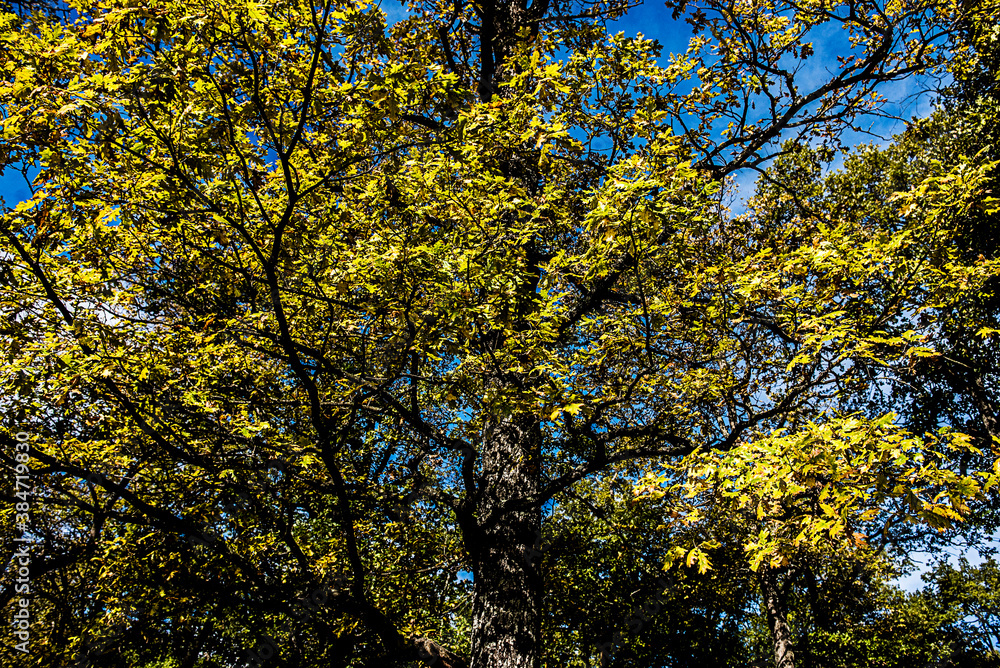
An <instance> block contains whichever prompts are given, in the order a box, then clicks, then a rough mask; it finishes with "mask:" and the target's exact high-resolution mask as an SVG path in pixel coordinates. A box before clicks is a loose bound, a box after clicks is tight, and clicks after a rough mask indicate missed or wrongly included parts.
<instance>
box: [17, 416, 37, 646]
mask: <svg viewBox="0 0 1000 668" xmlns="http://www.w3.org/2000/svg"><path fill="white" fill-rule="evenodd" d="M14 439H15V443H14V485H13V488H14V497H15V502H14V512H15V514H14V528H15V530H16V531H17V533H18V535H17V536H15V537H14V543H15V550H14V556H13V557H12V558H11V561H12V563H13V566H14V568H16V569H17V570H16V578H15V580H14V594H15V596H17V598H15V599H14V602H15V608H16V610H15V611H14V617H13V620H12V621H11V626H13V631H14V637H15V638H16V639H17V640H19V641H20V642H16V643H14V649H16V650H17V651H18V652H21V653H23V654H27V653H28V651H29V645H30V641H31V546H32V541H31V539H30V538H29V537H27V536H26V535H25V534H26V533H27V532H28V529H29V527H30V526H31V497H32V495H33V493H34V486H33V485H32V484H31V469H30V468H29V466H28V460H29V459H31V446H30V445H29V444H28V441H29V440H30V439H31V434H29V433H27V432H24V431H19V432H18V433H17V434H15V435H14Z"/></svg>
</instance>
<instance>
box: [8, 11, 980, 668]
mask: <svg viewBox="0 0 1000 668" xmlns="http://www.w3.org/2000/svg"><path fill="white" fill-rule="evenodd" d="M69 6H70V8H71V9H72V11H71V12H70V13H69V15H68V16H64V15H62V14H60V13H58V12H48V13H45V12H31V11H28V10H30V9H31V7H28V8H27V9H24V8H23V7H21V8H20V9H19V11H15V12H12V13H7V14H5V15H3V19H2V27H0V39H2V41H3V43H4V45H5V51H4V56H3V60H2V63H3V71H4V73H5V74H4V76H5V83H4V86H3V88H2V91H0V95H2V96H3V108H4V120H3V130H4V135H3V140H2V147H3V152H2V154H3V156H4V158H3V166H4V168H5V169H6V168H8V167H9V166H11V165H22V166H27V165H32V164H35V163H37V164H38V167H39V170H40V171H39V174H38V176H37V178H36V179H35V181H34V183H35V189H34V191H33V195H32V197H31V199H30V200H28V201H25V202H20V203H16V204H15V205H14V206H13V207H8V208H6V209H5V210H4V216H3V221H2V226H0V228H2V232H3V238H4V251H3V252H4V253H5V255H4V258H5V261H6V263H7V267H6V269H5V272H4V275H3V292H2V296H0V299H2V301H3V304H4V318H5V320H4V336H5V337H6V341H7V342H8V343H9V351H10V352H9V355H8V356H7V358H6V359H5V361H4V374H3V381H2V382H3V383H4V387H3V389H4V394H5V395H7V396H9V397H12V401H13V405H12V409H13V410H12V411H11V412H10V413H9V415H8V416H7V417H5V420H7V422H6V425H7V427H8V429H9V431H10V432H19V431H23V432H25V433H28V434H31V439H32V440H31V444H32V451H31V456H32V458H33V459H32V461H33V462H34V463H35V464H34V466H35V469H34V471H35V473H34V474H35V476H36V487H37V488H38V490H39V496H38V497H37V498H38V499H42V498H44V499H45V503H44V509H45V516H44V519H39V518H37V517H36V521H35V523H34V524H32V525H31V527H30V529H29V530H28V533H27V535H29V536H32V537H33V538H34V539H35V540H36V541H37V543H38V544H39V545H41V546H42V547H41V548H39V550H40V551H39V552H38V553H37V554H36V558H37V560H38V561H37V562H36V566H37V571H36V575H37V582H36V583H35V586H36V587H37V592H38V593H37V594H36V598H35V603H36V604H37V606H38V608H37V609H38V610H39V613H38V614H40V615H41V616H43V617H44V619H45V620H46V621H47V622H51V623H52V624H53V626H52V628H53V629H54V630H53V631H51V635H50V636H49V638H48V639H47V641H46V642H47V643H48V644H47V645H46V646H45V650H44V652H42V653H41V654H39V655H38V656H39V659H38V660H39V661H42V662H51V661H58V660H62V661H66V660H68V659H69V658H70V657H69V656H68V655H72V654H73V653H74V652H75V651H77V650H78V649H79V648H80V647H81V646H82V645H83V644H84V643H86V642H88V641H91V642H92V639H93V638H94V637H97V636H102V635H105V634H106V633H105V630H106V629H108V628H110V627H113V625H114V623H115V622H117V623H118V624H119V625H120V627H121V628H125V627H128V628H129V629H131V630H130V631H129V634H128V636H129V637H131V638H134V639H135V640H132V641H128V642H131V643H132V644H128V642H126V643H123V644H120V645H116V646H115V647H114V648H113V649H109V650H107V651H105V652H104V653H103V654H101V655H100V656H99V657H96V658H95V659H94V660H95V661H97V660H100V661H104V662H105V663H107V664H108V665H112V664H114V663H115V662H117V663H118V664H121V665H124V664H125V662H126V661H132V662H135V661H139V660H141V661H151V660H159V659H161V658H179V659H180V661H181V665H183V666H194V665H198V663H199V662H201V663H202V664H204V665H213V663H214V664H218V663H221V662H222V661H224V660H225V661H231V660H235V659H237V657H240V658H243V659H245V657H246V655H245V654H241V650H242V649H243V648H244V647H245V644H248V643H253V645H252V647H253V648H254V651H255V652H256V654H252V655H251V658H253V657H257V658H256V659H254V660H263V659H270V657H271V656H272V655H274V657H275V658H274V659H273V660H274V661H276V662H279V663H282V664H284V665H321V664H322V665H330V664H333V665H384V664H386V663H388V662H406V661H416V660H422V661H424V662H425V663H427V664H431V665H433V664H435V663H438V662H440V663H441V664H442V665H451V666H459V665H465V664H466V661H465V660H464V659H463V658H461V657H462V656H466V657H468V663H469V664H470V665H471V666H473V667H474V668H486V667H490V668H493V667H496V668H501V667H504V668H506V667H511V668H513V667H522V666H523V667H535V666H538V665H539V662H540V656H541V651H542V649H541V643H542V638H541V628H542V609H543V607H542V606H543V595H544V592H545V590H546V584H545V573H544V572H543V571H542V570H541V569H540V568H539V565H538V563H536V562H535V561H534V560H532V559H526V555H529V556H530V550H531V549H532V546H534V545H535V542H536V540H537V537H538V536H539V533H540V531H541V528H542V512H541V509H542V508H543V507H547V506H550V505H551V504H556V505H559V504H560V503H564V499H565V498H566V495H568V494H569V493H570V492H572V490H573V489H574V487H575V486H576V485H579V484H582V483H584V482H586V481H587V480H590V479H598V480H599V479H601V478H602V477H604V476H608V475H613V474H614V473H616V472H617V471H619V470H622V469H623V467H630V466H631V467H635V466H638V465H639V464H642V463H647V464H648V463H650V462H658V461H663V460H670V459H672V458H677V457H680V456H683V455H687V454H690V453H692V452H694V451H696V450H698V449H699V448H703V449H704V448H708V449H716V450H720V451H728V450H731V449H732V448H734V447H736V446H737V445H739V444H741V443H743V442H745V441H747V440H748V439H751V438H752V437H754V436H755V435H758V434H760V433H768V432H770V431H772V430H773V429H775V428H778V427H779V426H780V425H781V424H782V423H783V421H785V420H788V419H791V416H794V417H795V419H801V418H802V417H803V416H808V415H810V414H815V413H816V412H817V411H819V410H820V407H821V405H822V403H823V402H824V400H825V399H826V398H827V397H828V396H831V395H835V396H839V395H841V394H843V393H848V392H850V391H851V388H852V385H851V383H852V382H853V380H854V378H855V377H856V376H857V369H858V368H859V363H860V362H861V361H864V360H872V359H874V358H876V357H878V358H884V357H886V356H889V355H897V356H898V355H906V354H907V352H908V351H909V353H910V354H911V355H914V354H919V353H920V351H929V350H930V348H929V346H928V345H926V344H927V342H923V343H924V345H915V344H916V343H919V337H920V336H921V334H920V332H919V331H915V332H914V333H913V334H912V336H910V337H909V338H907V337H905V336H903V335H902V334H900V335H899V336H895V335H893V336H887V335H886V329H887V328H889V327H890V326H891V325H894V324H899V323H900V322H901V321H905V320H907V319H908V318H909V316H910V312H911V309H914V308H921V307H923V306H925V305H927V304H928V303H929V302H928V300H948V299H958V298H960V297H961V295H963V294H965V293H966V292H970V291H975V290H977V289H978V287H979V286H980V285H982V283H983V282H984V281H985V280H987V278H988V277H989V276H990V275H992V274H991V272H993V271H994V267H993V265H992V264H991V263H990V262H988V261H983V262H980V261H978V260H975V261H958V260H956V261H953V262H949V263H945V264H941V265H937V264H933V265H930V266H931V268H932V270H933V282H934V290H931V291H930V292H928V291H926V290H925V286H926V285H927V282H926V280H924V279H923V278H921V279H920V280H918V279H917V278H916V277H915V276H913V275H911V274H909V273H907V272H902V271H901V272H899V273H893V274H891V275H890V276H888V277H883V276H881V274H880V271H881V265H880V264H879V262H877V261H876V260H875V259H872V258H869V257H866V256H865V255H864V254H863V253H862V254H860V255H859V253H858V251H857V249H859V248H860V249H863V250H865V251H870V252H871V253H872V254H873V255H874V257H875V258H883V259H885V258H888V259H886V261H892V262H895V261H896V260H897V258H898V257H900V256H905V253H906V251H907V250H908V249H911V248H913V244H922V246H921V248H930V249H933V250H935V251H941V252H945V253H946V254H947V248H948V244H949V242H950V237H949V235H948V230H947V228H944V227H942V226H941V225H931V226H929V228H928V232H927V234H926V235H916V236H917V238H916V239H910V238H909V237H908V236H907V235H905V234H901V235H896V236H893V237H891V238H889V239H888V241H889V242H891V243H890V244H889V245H888V246H886V245H885V244H886V241H887V239H886V237H885V236H884V235H882V233H881V231H877V230H870V229H866V228H864V227H863V226H862V227H860V228H859V227H858V226H856V225H854V224H853V221H837V222H836V223H835V224H831V225H828V226H817V227H815V228H814V229H813V230H811V234H810V235H809V236H808V243H805V244H802V245H801V246H798V247H794V248H792V249H791V250H782V249H776V248H774V247H772V246H769V245H767V244H765V243H762V242H760V241H759V240H756V239H754V237H753V235H752V234H748V231H747V229H746V228H745V227H742V226H740V225H738V224H732V221H731V220H730V219H729V217H728V216H727V215H725V212H724V210H723V208H722V207H721V205H720V204H719V193H720V188H721V184H722V181H723V179H725V177H727V176H728V175H732V174H734V173H736V172H738V171H740V170H745V169H759V168H761V167H762V166H763V165H764V164H765V163H766V162H767V160H769V159H770V158H771V157H773V156H774V155H775V154H777V153H780V152H781V149H780V147H779V146H778V144H777V140H778V139H779V138H781V137H782V136H783V135H784V134H787V133H792V134H794V135H797V136H799V137H800V138H803V139H807V138H810V137H819V138H822V139H827V140H828V141H830V142H835V141H836V137H837V136H838V133H839V132H840V131H841V130H842V129H844V128H849V127H851V126H852V124H853V123H854V122H855V121H856V119H857V118H858V117H859V115H860V114H863V113H865V112H869V111H873V110H876V109H877V108H878V104H879V100H878V97H877V95H873V94H874V93H876V92H877V90H878V86H879V85H880V84H883V83H886V82H891V81H896V80H900V79H902V78H905V77H908V76H911V75H913V74H914V73H917V72H922V71H925V70H927V69H928V68H931V67H934V66H936V65H938V64H939V63H940V62H941V60H942V58H943V57H944V51H943V50H942V49H941V43H942V40H943V39H944V37H946V36H947V31H948V28H947V27H944V28H942V27H941V25H942V24H941V23H940V22H938V21H936V18H935V17H936V13H935V12H936V11H937V10H938V9H940V8H939V7H938V6H937V5H935V4H934V3H930V2H924V1H922V0H921V1H918V2H896V1H894V2H891V3H889V2H886V3H882V2H870V1H868V0H865V1H863V2H860V1H853V0H852V1H851V2H847V3H842V4H837V5H834V6H827V5H813V4H806V5H801V4H797V3H772V2H758V1H755V2H751V3H744V4H741V5H739V6H734V5H730V4H728V3H721V2H714V0H713V1H710V2H706V3H701V4H700V5H699V6H697V7H695V6H694V5H690V6H687V5H684V4H679V5H678V6H676V7H675V8H674V13H675V15H676V16H677V17H680V16H681V15H682V14H684V15H687V20H688V21H689V22H690V23H691V25H692V26H693V29H694V32H695V35H694V37H693V38H692V41H691V46H690V48H689V50H688V51H687V53H685V54H680V55H676V56H674V57H673V58H672V59H671V60H670V62H669V63H667V64H666V65H663V64H660V63H659V61H658V57H659V56H660V47H659V45H658V44H657V43H655V42H654V41H652V40H648V39H645V38H643V37H636V38H629V37H625V36H624V35H620V34H619V35H608V34H607V32H606V30H605V28H604V26H605V22H606V21H607V20H608V19H609V18H614V17H618V16H621V15H622V14H623V13H624V12H625V11H626V10H627V9H628V5H627V3H618V2H613V1H612V2H600V3H570V2H548V1H543V2H537V3H532V4H531V5H530V6H529V5H528V4H527V3H526V2H518V3H507V2H493V1H487V2H482V3H475V4H472V5H466V4H464V3H437V2H432V1H428V2H418V3H414V4H413V5H412V6H411V11H410V13H409V14H408V16H407V18H405V19H403V20H401V21H399V22H397V23H395V24H393V25H392V26H391V27H387V26H386V24H385V18H384V15H383V14H382V13H381V12H380V11H379V10H378V8H377V7H375V6H371V5H368V4H365V3H344V4H336V3H334V2H320V3H315V4H310V3H303V2H300V1H299V0H281V1H279V2H268V3H257V2H249V3H246V4H245V5H243V4H240V5H238V6H236V7H234V6H232V5H231V4H223V3H204V2H199V3H186V2H176V1H172V0H171V1H165V0H156V1H155V2H152V3H143V4H138V3H134V2H132V1H131V0H124V1H120V0H112V1H109V2H98V3H93V4H83V3H76V2H72V3H69ZM19 7H20V6H19ZM831 27H843V28H844V29H845V30H847V31H848V33H849V35H850V40H851V44H852V49H851V53H850V55H849V56H845V58H844V59H843V61H842V62H841V63H840V66H839V68H838V69H837V70H836V71H835V72H833V73H831V74H829V76H828V77H827V78H826V79H824V80H822V81H820V82H817V83H816V85H811V86H807V85H806V81H805V80H803V77H801V76H800V74H801V69H802V66H803V63H807V62H809V58H810V57H811V54H812V52H813V50H814V49H813V44H812V42H810V41H809V39H811V37H810V35H815V34H817V31H821V30H827V29H829V28H831ZM758 107H759V108H760V109H761V111H760V113H759V114H758V113H757V112H756V110H757V108H758ZM880 235H881V236H880ZM949 259H951V258H950V256H949ZM922 266H923V265H922ZM855 281H858V282H861V283H864V284H865V286H866V289H867V288H868V287H870V291H868V292H865V293H864V294H861V293H860V292H859V288H857V287H853V282H855ZM932 325H933V323H931V324H928V325H927V327H931V326H932ZM914 337H916V338H914ZM914 350H916V351H917V352H913V351H914ZM8 461H9V462H10V463H11V465H12V466H13V460H8ZM407 492H409V494H407ZM415 494H416V495H415ZM407 517H409V518H410V521H409V522H406V521H403V520H405V519H406V518H407ZM5 522H8V525H7V526H11V523H12V522H13V517H10V516H6V515H5ZM8 535H11V534H10V532H8ZM7 544H8V545H9V544H11V543H7ZM98 563H103V564H104V566H103V567H99V566H98V565H97V564H98ZM137 563H138V564H141V566H140V567H137V568H134V567H133V565H134V564H137ZM460 568H461V569H465V570H468V571H470V572H471V573H472V575H473V580H472V585H471V586H472V590H473V595H472V601H471V611H470V622H469V623H470V628H468V629H466V628H465V627H464V626H463V624H464V622H463V621H462V619H461V616H460V615H459V616H456V615H455V614H454V611H455V610H456V609H458V607H460V606H461V605H462V604H463V603H462V601H463V597H464V596H465V588H466V587H467V585H463V584H461V583H459V582H456V574H457V572H458V571H459V569H460ZM84 582H86V583H87V584H86V585H85V586H87V587H89V588H90V589H91V591H92V592H93V593H94V595H93V596H92V597H91V598H90V599H89V600H82V599H77V598H70V597H67V596H65V595H64V592H65V591H66V589H67V588H68V587H71V586H79V585H81V584H82V583H84ZM11 584H12V583H11V582H10V581H9V580H8V581H5V585H7V586H6V588H5V594H6V596H7V600H8V601H9V600H10V599H11V597H12V595H13V593H12V592H13V589H12V587H11V586H10V585H11ZM316 592H320V593H321V594H320V595H319V596H318V598H322V599H324V601H325V605H326V608H325V609H324V612H323V613H321V614H299V613H300V610H299V608H300V607H301V606H298V605H296V604H295V603H294V601H295V600H296V599H306V600H308V599H309V597H310V596H311V595H313V594H315V593H316ZM130 600H132V601H134V600H143V601H150V605H149V606H148V607H146V608H144V609H143V610H141V611H135V610H130V609H128V607H127V603H128V601H130ZM287 615H292V616H293V617H294V619H292V620H290V621H289V620H288V619H287ZM47 628H48V627H47ZM137 631H139V632H141V633H139V634H138V635H137V633H136V632H137ZM139 638H148V639H150V641H152V642H153V643H154V645H153V646H152V647H150V646H149V645H145V644H142V643H140V642H138V639H139ZM248 639H249V640H248ZM258 639H259V640H258ZM168 643H170V644H172V645H173V647H172V648H171V649H169V650H167V649H166V648H165V647H163V646H164V645H165V644H168ZM465 643H468V645H467V646H466V644H465ZM195 648H197V649H195ZM582 651H587V650H582ZM265 655H266V656H265Z"/></svg>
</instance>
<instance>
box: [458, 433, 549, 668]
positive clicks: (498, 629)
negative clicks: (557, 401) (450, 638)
mask: <svg viewBox="0 0 1000 668" xmlns="http://www.w3.org/2000/svg"><path fill="white" fill-rule="evenodd" d="M537 420H538V418H537V417H536V416H534V415H528V414H520V415H516V416H513V417H511V418H506V419H503V420H501V421H499V422H498V423H497V424H495V425H493V426H492V427H491V428H489V429H487V430H486V434H485V436H486V438H485V442H484V443H483V449H482V477H481V478H480V480H481V483H480V485H481V487H480V489H479V490H478V494H477V497H478V498H477V503H476V505H475V509H476V510H475V514H474V516H471V517H469V518H467V520H466V522H467V523H470V524H471V526H468V527H467V528H466V530H465V531H463V534H464V536H465V541H466V548H467V550H468V552H469V556H470V558H471V560H472V564H473V577H474V582H473V604H472V657H471V661H470V663H471V667H472V668H538V666H539V665H540V659H541V652H540V640H541V605H542V578H541V572H540V564H539V563H538V562H539V561H540V560H539V559H538V558H537V554H538V553H537V551H536V550H535V549H534V548H535V545H536V541H538V540H539V538H540V536H541V512H540V510H539V509H538V508H537V507H528V506H529V503H530V502H529V500H530V499H531V497H532V496H533V495H534V494H535V493H536V492H537V488H538V471H539V468H538V464H539V459H540V443H541V431H540V428H539V425H538V421H537ZM518 504H520V507H512V506H518Z"/></svg>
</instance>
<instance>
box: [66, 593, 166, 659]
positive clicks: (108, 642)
mask: <svg viewBox="0 0 1000 668" xmlns="http://www.w3.org/2000/svg"><path fill="white" fill-rule="evenodd" d="M147 612H150V609H149V608H146V607H144V606H141V605H140V606H139V607H137V608H136V607H133V606H131V605H130V606H129V607H128V608H127V609H125V610H123V613H124V614H126V615H136V616H139V615H143V614H145V613H147ZM110 631H111V633H112V635H111V636H109V637H106V638H101V639H98V640H88V641H86V642H84V644H83V649H82V651H79V652H77V653H76V656H75V660H74V661H73V663H71V664H69V665H68V666H66V668H89V667H90V666H91V665H92V664H93V662H94V660H95V659H98V658H100V657H102V656H104V655H106V654H110V653H111V649H112V648H113V647H114V646H115V644H116V643H117V642H118V639H119V638H121V637H123V636H124V635H125V633H126V632H127V631H128V628H127V627H126V626H125V624H123V623H122V622H118V623H117V624H115V625H114V626H112V627H111V629H110Z"/></svg>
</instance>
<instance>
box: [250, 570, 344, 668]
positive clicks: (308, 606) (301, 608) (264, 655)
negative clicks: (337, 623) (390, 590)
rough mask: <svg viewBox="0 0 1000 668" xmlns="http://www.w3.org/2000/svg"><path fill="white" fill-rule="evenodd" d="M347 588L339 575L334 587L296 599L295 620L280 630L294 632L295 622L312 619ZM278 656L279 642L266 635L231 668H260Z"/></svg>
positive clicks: (293, 610)
mask: <svg viewBox="0 0 1000 668" xmlns="http://www.w3.org/2000/svg"><path fill="white" fill-rule="evenodd" d="M346 586H347V577H346V576H344V575H338V576H336V577H335V578H334V580H333V585H332V586H331V585H323V586H321V587H320V588H318V589H316V590H314V591H312V592H311V593H310V594H309V595H308V596H302V597H301V598H298V599H296V601H295V602H296V605H294V606H293V607H292V616H293V617H294V620H289V621H288V623H287V624H285V626H284V627H282V628H281V629H280V632H282V633H290V632H291V631H292V625H293V624H294V623H295V621H300V622H301V621H305V620H307V619H309V618H310V617H312V616H313V615H314V614H315V613H316V612H318V611H319V609H320V608H321V607H323V605H324V604H325V603H326V602H327V600H329V597H330V594H331V593H333V594H336V593H337V591H338V590H339V588H343V587H346ZM277 654H278V641H277V640H275V639H274V638H272V637H271V636H269V635H268V634H266V633H265V634H264V639H263V640H261V641H260V642H258V643H257V644H256V645H255V647H254V648H253V649H247V650H245V651H244V657H245V658H244V659H243V660H241V661H239V662H237V663H235V664H233V666H232V667H231V668H239V667H240V666H252V667H253V668H260V666H262V665H264V662H265V661H267V660H268V659H270V658H271V657H273V656H276V655H277Z"/></svg>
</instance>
